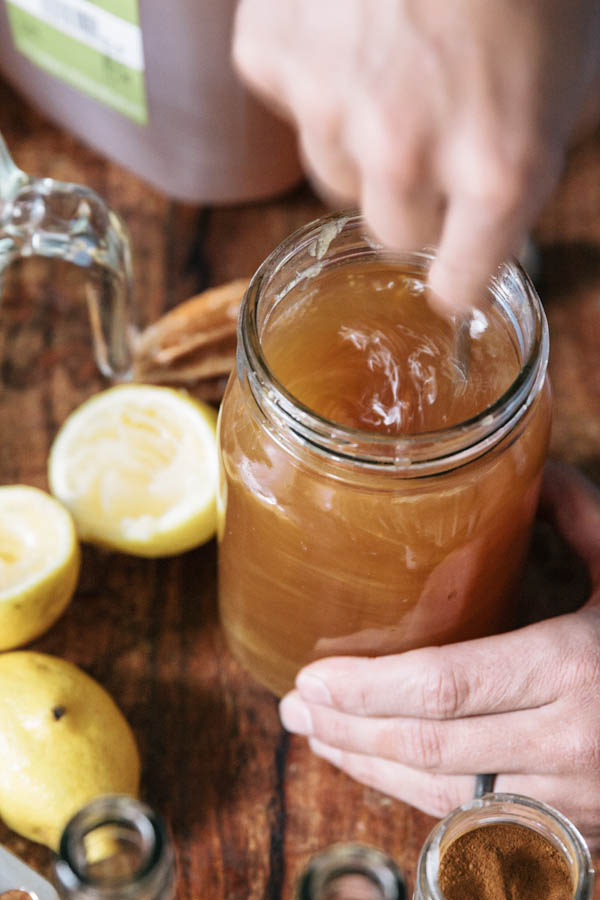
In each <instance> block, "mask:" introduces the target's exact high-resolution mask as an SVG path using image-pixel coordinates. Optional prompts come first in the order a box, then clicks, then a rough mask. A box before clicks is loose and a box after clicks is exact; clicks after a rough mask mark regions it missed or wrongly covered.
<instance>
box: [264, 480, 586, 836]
mask: <svg viewBox="0 0 600 900" xmlns="http://www.w3.org/2000/svg"><path fill="white" fill-rule="evenodd" d="M543 499H544V502H545V505H546V507H547V509H548V512H549V514H550V516H551V517H552V518H553V519H554V521H555V523H556V526H557V527H558V529H559V530H560V531H561V532H562V534H563V535H564V537H565V538H566V540H567V541H568V542H569V543H570V544H571V546H572V548H573V549H574V550H575V552H576V553H577V554H578V555H579V556H580V557H581V558H582V560H583V561H584V563H585V564H586V565H587V568H588V570H589V575H590V579H591V583H592V591H591V596H590V598H589V600H588V602H587V603H586V605H585V606H584V607H583V608H582V609H581V610H579V611H578V612H576V613H574V614H569V615H563V616H558V617H556V618H553V619H547V620H545V621H543V622H538V623H536V624H534V625H529V626H527V627H525V628H521V629H519V630H517V631H513V632H509V633H506V634H502V635H497V636H494V637H488V638H482V639H479V640H474V641H466V642H462V643H456V644H452V645H449V646H445V647H435V648H432V647H429V648H424V649H418V650H412V651H408V652H407V653H404V654H398V655H393V656H387V657H381V658H379V659H357V658H350V657H345V658H342V657H339V658H336V659H333V658H330V659H325V660H320V661H318V662H316V663H313V664H311V665H310V666H307V667H306V668H305V669H304V670H303V671H302V672H301V673H300V674H299V676H298V678H297V682H296V684H297V689H296V690H295V691H293V692H291V693H290V694H288V695H287V696H286V697H285V698H284V699H283V701H282V703H281V715H282V719H283V722H284V724H285V726H286V727H287V728H288V729H289V730H291V731H294V732H297V733H301V734H304V735H307V736H309V740H310V745H311V747H312V749H313V750H314V752H315V753H317V754H319V755H320V756H322V757H324V758H325V759H328V760H329V761H330V762H332V763H333V764H334V765H337V766H339V767H340V768H341V769H343V770H344V771H345V772H347V773H348V774H350V775H351V776H353V777H354V778H356V779H357V780H359V781H361V782H364V783H365V784H369V785H372V786H374V787H376V788H378V789H380V790H382V791H384V792H386V793H388V794H391V795H393V796H395V797H398V798H399V799H401V800H404V801H406V802H409V803H411V804H413V805H415V806H417V807H420V808H421V809H423V810H424V811H426V812H427V813H430V814H433V815H437V816H443V815H445V814H446V813H447V812H448V811H449V810H450V809H452V808H453V807H455V806H457V805H458V804H460V803H463V802H464V801H465V800H467V799H468V798H469V797H471V796H472V794H473V786H474V777H473V775H472V774H471V773H473V772H498V773H499V774H498V776H497V778H496V786H495V789H496V790H498V791H503V792H504V791H510V792H518V793H521V794H525V795H528V796H533V797H536V798H538V799H540V800H543V801H545V802H547V803H549V804H550V805H552V806H555V807H557V808H558V809H560V810H561V811H562V812H564V813H565V814H566V815H567V816H569V817H570V818H572V819H573V821H574V822H575V823H576V824H577V825H578V826H579V827H581V829H582V830H583V832H584V834H585V836H586V837H587V839H588V840H589V841H590V843H592V844H595V845H597V844H598V843H599V840H600V833H599V831H598V820H599V815H600V766H599V764H598V759H599V750H598V748H599V747H600V710H599V707H598V681H599V678H600V674H599V673H600V496H599V495H598V493H597V492H596V491H595V489H594V488H593V487H592V486H591V485H590V484H589V483H588V482H586V481H585V480H584V479H583V477H582V476H580V475H578V474H577V473H575V472H573V471H572V470H570V469H567V468H564V467H558V466H555V465H553V466H551V467H550V468H549V469H548V471H547V475H546V481H545V487H544V495H543Z"/></svg>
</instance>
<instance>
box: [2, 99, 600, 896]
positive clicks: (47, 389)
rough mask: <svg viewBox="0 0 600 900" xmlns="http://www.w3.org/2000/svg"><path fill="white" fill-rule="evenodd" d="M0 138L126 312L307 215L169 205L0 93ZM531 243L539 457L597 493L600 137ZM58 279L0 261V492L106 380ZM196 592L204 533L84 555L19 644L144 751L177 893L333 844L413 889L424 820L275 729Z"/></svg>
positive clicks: (272, 890)
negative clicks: (110, 230) (141, 549)
mask: <svg viewBox="0 0 600 900" xmlns="http://www.w3.org/2000/svg"><path fill="white" fill-rule="evenodd" d="M0 131H1V132H2V133H3V134H4V136H5V138H6V140H7V143H8V144H9V147H10V149H11V151H12V152H13V155H14V157H15V160H16V162H17V163H18V165H20V166H21V167H22V168H23V169H25V170H26V171H27V172H29V173H31V174H35V175H47V176H51V177H54V178H58V179H62V180H67V181H75V182H81V183H84V184H87V185H89V186H90V187H92V188H94V189H95V190H97V191H98V192H99V193H100V194H101V195H103V196H104V197H105V198H106V200H107V201H108V203H109V204H110V205H111V206H113V207H114V208H115V209H116V210H117V211H118V212H119V213H120V214H121V215H122V216H123V218H124V219H125V221H126V223H127V225H128V227H129V230H130V233H131V237H132V242H133V256H134V266H135V274H136V281H137V299H138V303H139V305H140V308H141V311H142V318H143V320H145V321H151V320H152V319H154V318H156V316H158V315H159V314H160V313H161V312H162V311H165V310H167V309H169V308H170V307H172V306H173V305H174V304H176V303H177V302H179V301H181V300H183V299H184V298H186V297H188V296H190V295H192V294H194V293H196V292H197V291H199V290H201V289H203V288H205V287H208V286H210V285H213V284H219V283H221V282H223V281H226V280H228V279H231V278H234V277H237V276H244V275H249V274H251V273H252V272H253V271H254V269H255V268H256V267H257V265H258V264H259V263H260V262H261V260H262V259H263V258H264V257H265V255H266V254H267V253H268V252H269V251H270V250H271V249H272V248H273V247H274V246H275V245H276V244H277V243H278V242H279V241H280V240H281V239H282V238H283V237H284V236H286V235H287V234H288V233H289V232H290V231H292V230H293V229H294V228H295V227H297V226H299V225H301V224H302V223H304V222H305V221H308V220H309V219H311V218H313V217H314V216H316V215H318V214H319V213H320V212H321V211H322V210H323V206H322V204H321V203H320V201H319V200H317V199H315V197H314V196H313V195H312V194H311V192H310V191H309V189H308V188H307V187H305V186H303V187H300V188H299V189H298V190H296V191H294V192H292V193H290V194H289V195H287V196H285V197H281V198H278V199H276V200H274V201H271V202H265V203H256V204H252V205H246V206H240V207H233V208H232V207H230V208H225V209H218V208H198V207H191V206H185V205H183V204H179V203H173V202H170V201H169V200H168V199H166V198H165V197H163V196H162V195H161V194H159V193H158V192H156V191H154V190H152V189H151V188H149V187H148V186H147V185H145V184H144V183H143V182H141V181H140V180H139V179H137V178H136V177H134V176H133V175H131V174H130V173H128V172H126V171H124V170H123V169H121V168H120V167H118V166H116V165H112V164H110V163H108V162H106V161H105V160H103V159H102V158H101V157H100V156H99V155H97V154H95V153H94V152H92V151H90V150H88V149H87V148H85V147H84V146H82V144H81V143H80V142H78V141H77V140H75V139H74V138H72V137H70V136H68V135H66V134H64V133H63V132H61V131H60V130H58V129H56V128H55V127H54V126H52V125H51V124H49V123H48V122H47V121H46V120H45V119H44V118H42V117H41V116H40V115H39V114H37V113H35V112H33V111H32V110H30V109H29V108H28V107H27V106H26V105H25V104H24V103H23V102H22V101H21V100H20V99H19V98H18V97H17V96H16V95H15V94H14V93H13V91H12V90H11V89H9V88H8V87H6V86H4V85H3V84H2V83H1V82H0ZM537 238H538V240H539V245H540V247H541V251H542V264H543V270H542V279H541V282H540V292H541V295H542V298H543V301H544V303H545V306H546V310H547V314H548V318H549V321H550V331H551V346H552V351H551V375H552V380H553V386H554V398H555V418H554V430H553V438H552V453H553V455H554V456H556V457H560V458H562V459H565V460H569V461H571V462H575V463H577V464H578V465H580V466H581V467H582V468H583V469H585V470H586V471H587V472H588V473H589V474H590V475H591V476H592V477H593V478H594V479H595V480H596V481H597V482H598V483H600V138H598V139H596V140H591V141H589V142H588V143H587V144H586V145H585V146H583V147H581V148H580V149H579V150H578V151H577V153H576V154H574V156H573V158H572V159H571V161H570V163H569V166H568V169H567V172H566V174H565V178H564V180H563V183H562V185H561V188H560V190H559V191H558V194H557V196H556V197H554V198H553V200H552V202H551V204H550V205H549V207H548V209H547V210H546V211H545V213H544V215H543V217H542V220H541V222H540V225H539V229H538V231H537ZM77 275H78V273H73V272H72V271H71V270H70V269H69V268H68V267H66V266H65V267H62V268H61V267H60V266H59V267H58V268H57V266H56V264H52V265H50V264H47V263H37V262H35V261H34V262H28V263H26V264H18V265H16V266H14V267H13V270H12V271H11V272H10V276H9V277H8V278H7V280H6V284H5V288H4V295H3V303H2V307H1V308H0V378H1V387H0V483H2V484H11V483H17V482H21V483H25V484H31V485H36V486H38V487H41V488H47V479H46V460H47V454H48V449H49V446H50V443H51V441H52V438H53V436H54V434H55V433H56V430H57V427H58V426H59V424H60V423H61V421H62V420H63V419H64V417H65V415H66V414H67V413H68V412H69V411H70V410H71V409H73V408H74V407H75V406H76V405H77V404H78V403H80V402H81V401H82V400H83V399H84V398H86V397H88V396H90V395H91V394H92V393H94V392H95V391H97V390H99V389H101V388H102V387H103V386H105V382H104V381H103V379H102V377H101V376H100V375H99V374H98V372H97V370H96V367H95V364H94V362H93V358H92V354H91V349H90V335H89V328H88V324H87V321H86V312H85V307H84V304H83V303H81V301H80V300H79V299H78V298H79V294H78V289H80V286H81V285H80V282H77V277H76V276H77ZM557 552H558V551H557V549H556V545H555V543H554V542H553V541H545V540H541V541H538V542H537V544H536V552H535V554H534V556H535V559H534V563H535V565H534V566H532V571H533V572H534V574H533V575H532V577H531V578H530V582H531V584H532V585H533V590H534V592H535V591H537V592H538V595H539V594H540V592H541V591H542V590H543V588H542V587H541V585H542V584H543V579H544V577H545V576H548V575H549V576H550V577H549V579H548V580H549V582H551V583H552V585H553V588H554V590H553V592H552V593H551V595H550V602H554V601H555V600H563V599H564V598H565V596H567V597H568V598H569V602H576V597H577V596H579V598H580V597H581V578H580V573H577V571H576V570H577V567H576V566H575V565H574V564H572V563H571V562H569V561H567V563H565V564H559V562H557V557H556V553H557ZM567 560H568V558H567ZM215 587H216V565H215V544H214V542H211V543H209V544H208V545H206V546H204V547H202V548H200V549H198V550H196V551H193V552H190V553H187V554H185V555H183V556H180V557H177V558H173V559H166V560H160V561H148V560H141V559H134V558H132V557H129V556H120V555H117V554H112V555H110V554H107V553H106V552H102V551H99V550H96V549H93V548H90V547H86V548H84V557H83V568H82V574H81V580H80V584H79V588H78V590H77V593H76V596H75V599H74V601H73V603H72V605H71V606H70V608H69V609H68V610H67V612H66V613H65V614H64V616H63V617H62V618H61V619H60V621H59V622H58V623H57V624H56V625H55V626H54V627H53V628H52V629H51V630H50V631H49V632H48V633H47V634H46V635H45V636H44V637H43V638H41V639H39V640H37V641H36V642H35V643H34V644H33V645H32V647H33V648H34V649H37V650H41V651H44V652H47V653H52V654H56V655H58V656H61V657H64V658H66V659H69V660H71V661H73V662H75V663H77V664H78V665H80V666H82V667H83V668H84V669H85V670H86V671H87V672H89V673H90V674H91V675H93V676H94V677H95V678H96V679H98V681H100V682H101V683H102V684H103V685H104V686H105V687H106V688H107V689H108V691H109V692H110V693H111V694H112V696H113V697H114V698H115V700H116V701H117V702H118V704H119V705H120V707H121V709H122V710H123V711H124V713H125V715H126V716H127V718H128V720H129V722H130V723H131V725H132V727H133V729H134V732H135V734H136V737H137V740H138V743H139V746H140V750H141V756H142V760H143V781H142V796H143V798H144V799H145V800H146V801H147V802H148V803H150V804H151V805H152V806H154V807H155V808H156V809H157V810H159V811H160V812H161V813H162V814H163V815H164V816H165V817H166V818H167V820H168V821H169V823H170V825H171V828H172V832H173V835H174V839H175V842H176V846H177V852H178V858H179V867H180V869H179V887H178V894H177V896H178V897H179V898H181V900H188V898H206V900H221V898H223V900H258V898H268V900H271V898H273V900H274V898H280V897H282V898H291V897H292V896H293V888H294V884H295V881H296V879H297V877H298V874H299V873H300V871H301V869H302V868H303V866H304V865H305V864H306V862H307V860H308V858H309V857H310V856H311V854H313V853H314V852H316V851H317V850H319V849H320V848H322V847H324V846H325V845H327V844H330V843H332V842H335V841H345V840H358V841H364V842H368V843H371V844H374V845H376V846H378V847H380V848H383V849H385V850H387V851H388V852H390V853H391V854H392V855H393V856H394V857H395V858H396V859H397V861H398V862H399V864H400V865H401V867H402V868H403V869H404V870H405V872H406V874H407V876H408V880H409V883H410V885H411V888H412V884H413V878H414V871H415V866H416V861H417V856H418V853H419V849H420V847H421V845H422V843H423V841H424V839H425V837H426V835H427V833H428V831H429V830H430V828H431V827H432V825H433V823H434V820H432V819H431V818H429V817H427V816H426V815H424V814H422V813H420V812H418V811H416V810H414V809H412V808H410V807H408V806H405V805H403V804H402V803H399V802H396V801H393V800H391V799H389V798H387V797H385V796H383V795H381V794H379V793H377V792H376V791H374V790H370V789H367V788H364V787H362V786H360V785H358V784H356V783H354V782H353V781H351V780H350V779H349V778H348V777H347V776H345V775H343V774H341V773H339V772H337V771H336V770H334V769H333V768H332V767H331V766H330V765H329V764H327V763H326V762H324V761H322V760H319V759H317V758H316V757H313V756H312V755H311V754H310V753H309V751H308V749H307V746H306V744H305V741H304V740H303V739H301V738H296V737H290V736H289V735H287V734H286V733H285V732H284V731H283V730H282V728H281V725H280V723H279V718H278V714H277V704H276V701H275V699H274V698H273V697H272V696H270V695H269V694H268V693H267V692H266V691H265V690H263V689H262V688H261V687H259V686H257V685H256V684H254V683H253V682H252V680H251V679H250V678H249V677H248V676H247V675H246V674H245V672H244V671H242V669H241V668H240V667H239V666H238V665H237V664H236V663H235V661H234V660H233V659H232V658H231V656H230V655H229V653H228V651H227V649H226V647H225V644H224V641H223V637H222V635H221V632H220V630H219V625H218V621H217V616H216V604H215V597H216V591H215ZM530 587H531V585H530ZM544 596H546V595H544ZM0 764H1V760H0ZM0 843H3V844H5V845H6V846H7V847H8V848H9V849H11V850H12V851H13V852H15V853H16V854H18V855H20V856H22V857H23V858H24V859H25V860H27V861H28V862H30V863H31V864H32V865H33V866H35V867H36V868H38V869H39V870H40V871H41V872H43V873H47V872H48V870H49V866H50V860H51V854H50V852H49V851H48V850H46V849H45V848H42V847H40V846H38V845H34V844H31V843H29V842H28V841H25V840H24V839H22V838H20V837H18V836H16V835H15V834H13V833H11V832H10V831H9V830H8V829H7V828H6V827H5V826H3V825H2V824H1V823H0ZM597 896H598V897H600V892H597Z"/></svg>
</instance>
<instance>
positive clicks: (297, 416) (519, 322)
mask: <svg viewBox="0 0 600 900" xmlns="http://www.w3.org/2000/svg"><path fill="white" fill-rule="evenodd" d="M434 257H435V251H434V250H431V249H424V250H421V251H418V252H407V253H402V252H392V251H389V250H388V249H387V248H385V247H384V246H383V245H382V244H380V243H378V242H377V241H375V240H374V239H373V238H372V237H371V236H370V235H369V233H368V231H367V228H366V225H365V222H364V219H363V218H362V216H360V215H357V214H355V213H351V212H349V213H344V214H340V213H334V214H332V215H329V216H325V217H323V218H320V219H317V220H314V221H313V222H310V223H308V224H307V225H305V226H303V227H302V228H300V229H298V230H297V231H295V232H293V233H292V234H291V235H290V236H289V237H288V238H286V239H285V240H284V241H283V242H282V243H281V244H280V245H279V246H278V247H276V248H275V250H273V251H272V253H271V254H270V255H269V256H268V257H267V258H266V259H265V261H264V262H263V263H262V265H261V266H260V267H259V269H258V270H257V271H256V273H255V275H254V276H253V278H252V279H251V281H250V284H249V286H248V289H247V291H246V294H245V296H244V298H243V300H242V305H241V309H240V316H239V320H238V358H237V369H238V377H239V378H240V380H242V381H243V380H244V378H245V377H246V378H247V379H248V383H249V387H250V391H251V393H252V396H253V398H254V400H255V402H256V404H257V405H258V407H259V408H260V410H261V411H262V413H263V414H264V415H265V416H266V417H267V419H269V420H273V419H275V420H276V421H277V422H278V423H279V424H281V425H282V426H284V428H285V430H286V431H287V432H289V433H290V434H291V435H293V436H294V437H295V438H296V439H298V440H300V441H301V443H302V444H303V445H304V446H307V447H309V448H310V449H312V450H314V451H315V452H317V453H322V454H325V455H326V456H327V457H328V458H331V457H335V458H336V459H337V460H338V461H340V462H343V461H348V462H351V463H352V464H353V465H356V464H357V463H358V464H362V465H364V466H367V467H369V468H379V469H381V468H384V469H392V470H394V472H396V473H397V474H410V475H411V476H418V475H425V474H431V470H436V471H437V470H440V469H443V470H446V469H448V468H456V467H458V466H460V465H462V464H464V463H465V462H467V461H469V460H470V459H472V458H473V456H474V455H475V456H479V455H481V454H483V453H486V452H487V451H488V450H489V449H491V447H492V446H494V445H495V444H496V443H498V442H499V441H501V440H502V438H503V437H504V436H505V435H506V434H507V433H508V432H509V431H511V430H512V428H514V427H515V425H516V423H517V422H518V421H520V419H521V418H522V417H523V415H524V414H525V413H526V411H527V409H528V408H529V407H530V406H531V404H532V402H533V400H534V399H535V397H536V396H537V393H538V392H539V390H540V389H541V386H542V384H543V382H544V378H545V374H546V368H547V362H548V349H549V338H548V324H547V321H546V317H545V314H544V311H543V308H542V306H541V303H540V301H539V298H538V296H537V293H536V291H535V288H534V286H533V284H532V283H531V281H530V279H529V276H528V275H527V273H526V272H525V270H524V269H523V268H522V267H521V265H520V264H519V263H518V262H517V261H516V260H510V261H508V262H506V263H504V264H503V265H502V266H500V268H499V269H498V272H497V274H496V275H495V276H494V277H492V278H491V279H490V282H489V285H488V295H489V296H490V297H491V299H492V302H494V303H496V304H498V305H499V306H500V307H501V308H502V310H503V313H504V314H505V317H506V318H507V319H508V320H509V323H510V325H511V326H512V328H513V331H514V336H515V337H516V339H517V344H518V346H519V350H520V354H521V368H520V371H519V373H518V375H517V377H516V378H515V379H514V381H513V382H512V383H511V384H510V385H509V387H508V388H507V389H506V390H505V391H504V393H503V394H502V395H501V396H500V397H498V398H497V400H495V401H494V402H493V403H492V404H491V405H489V406H488V407H486V408H485V409H483V410H482V411H481V412H479V413H477V414H476V415H475V416H473V417H472V418H469V419H466V420H465V421H463V422H459V423H458V424H455V425H452V426H450V427H447V428H443V429H438V430H434V431H423V432H419V433H411V434H403V435H400V436H398V435H389V434H380V433H376V432H372V431H366V430H363V429H359V428H354V427H351V426H347V425H341V424H339V423H337V422H334V421H331V420H330V419H327V418H325V417H323V416H321V415H319V414H318V413H316V412H315V411H314V410H312V409H310V408H309V407H307V406H306V405H304V404H303V403H302V402H301V401H300V400H298V399H297V398H296V397H295V396H294V395H293V394H292V393H291V392H290V391H288V390H287V388H286V387H285V385H283V384H282V383H281V382H280V381H279V380H278V378H277V377H276V376H275V374H274V373H273V371H272V370H271V369H270V367H269V365H268V363H267V361H266V359H265V357H264V354H263V352H262V344H261V326H262V322H263V320H264V315H265V314H264V309H263V308H264V306H265V305H266V304H268V302H269V301H270V300H272V299H274V301H275V303H277V302H279V301H280V300H281V299H282V298H283V297H285V295H286V294H287V293H288V292H289V291H290V290H291V289H292V288H293V287H295V286H296V285H297V284H299V283H301V282H302V281H303V280H307V279H309V278H314V277H318V275H319V274H320V272H322V271H323V270H324V269H326V268H327V267H329V266H331V265H334V264H335V265H339V264H340V263H341V262H345V261H348V262H350V261H356V260H358V259H361V260H365V259H372V260H375V259H376V260H378V261H384V262H386V263H391V264H393V265H398V266H399V267H404V268H406V267H409V268H411V269H416V270H417V271H418V272H419V274H422V275H423V276H424V278H425V277H426V274H427V271H428V269H429V266H430V265H431V262H432V261H433V259H434ZM290 272H293V273H295V274H294V276H293V277H290V274H289V273H290Z"/></svg>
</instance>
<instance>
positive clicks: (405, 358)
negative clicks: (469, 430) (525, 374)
mask: <svg viewBox="0 0 600 900" xmlns="http://www.w3.org/2000/svg"><path fill="white" fill-rule="evenodd" d="M458 327H459V323H458V322H457V321H453V320H451V319H448V318H445V317H443V316H441V315H439V314H438V313H436V312H435V311H434V310H433V309H431V308H430V306H429V304H428V303H427V298H426V290H425V285H424V282H423V281H422V280H420V279H419V278H417V277H415V276H414V275H413V274H412V273H402V272H401V271H399V270H398V268H397V267H393V266H390V265H389V264H383V263H361V264H353V265H346V266H344V267H343V268H342V267H340V268H334V269H331V270H324V271H323V272H322V273H321V274H320V275H319V276H318V278H316V279H315V278H313V279H310V281H307V282H306V283H305V284H303V283H302V282H299V283H298V285H297V286H296V287H295V288H293V289H292V290H291V291H290V292H289V294H287V295H286V297H285V300H284V301H282V303H280V304H279V306H278V307H276V308H275V310H274V311H273V313H272V314H271V316H270V318H269V321H268V327H267V328H265V330H264V333H263V335H262V343H263V349H264V352H265V357H266V359H267V362H268V364H269V365H270V367H271V369H272V371H273V373H274V375H275V376H276V378H277V379H278V380H279V381H280V382H281V383H282V384H283V385H284V386H285V388H286V389H287V390H288V391H289V392H290V393H291V394H293V395H294V396H295V397H296V398H297V399H298V400H299V401H300V402H301V403H303V404H304V405H305V406H307V407H308V408H309V409H311V410H313V411H314V412H316V413H318V414H319V415H320V416H322V417H323V418H326V419H328V420H330V421H332V422H334V423H336V424H338V425H346V426H350V427H353V428H359V429H361V430H364V431H372V432H378V433H383V434H391V435H395V434H397V435H401V434H414V433H422V432H426V431H434V430H436V429H440V428H445V427H449V426H450V425H454V424H457V423H459V422H461V421H465V420H466V419H469V418H471V417H472V416H474V415H476V414H478V413H479V412H482V411H483V410H485V409H486V408H487V407H488V406H489V405H490V404H491V403H493V402H494V401H495V400H496V399H498V398H499V397H500V396H501V394H502V393H503V392H504V391H505V390H506V389H507V388H508V386H509V385H510V383H511V382H512V380H513V379H514V378H515V377H516V375H517V374H518V371H519V359H518V354H517V350H516V347H515V346H514V344H513V342H512V339H511V337H510V333H509V330H508V328H507V327H506V324H505V323H503V320H502V318H501V316H500V314H499V313H498V311H494V310H493V308H492V307H491V306H490V307H489V309H487V310H485V311H484V310H481V309H475V310H473V311H472V313H471V314H470V319H469V322H468V343H469V346H468V353H469V361H468V363H469V364H468V367H467V368H466V369H465V367H464V365H463V361H461V360H459V359H458V358H457V350H458V346H459V343H458ZM465 373H466V374H465Z"/></svg>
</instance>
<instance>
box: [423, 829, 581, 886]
mask: <svg viewBox="0 0 600 900" xmlns="http://www.w3.org/2000/svg"><path fill="white" fill-rule="evenodd" d="M438 880H439V884H440V887H441V889H442V893H443V895H444V897H445V900H572V898H573V882H572V879H571V874H570V872H569V867H568V864H567V861H566V859H565V858H564V856H563V854H562V853H561V852H560V851H559V850H557V848H556V847H554V846H553V845H552V844H551V843H550V841H548V840H546V838H545V837H543V836H542V835H541V834H538V832H537V831H534V830H533V829H532V828H527V827H526V826H524V825H516V824H513V823H512V822H498V823H494V824H491V825H482V826H481V827H478V828H474V829H473V830H471V831H467V832H466V833H465V834H462V835H461V836H460V837H458V838H457V839H456V840H455V841H453V842H452V843H451V844H450V846H449V847H448V849H447V850H445V851H444V853H443V855H442V859H441V861H440V867H439V872H438Z"/></svg>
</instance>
